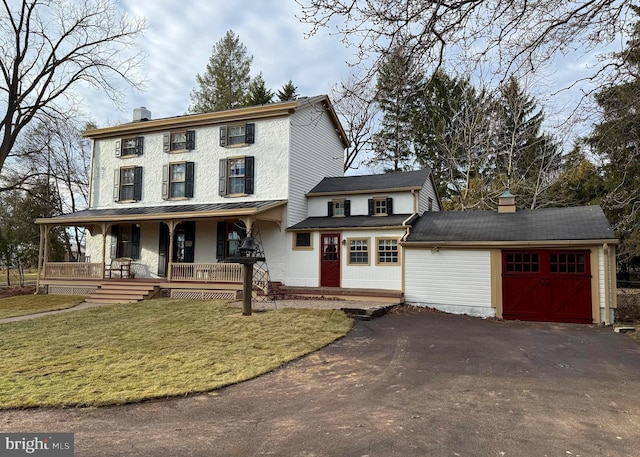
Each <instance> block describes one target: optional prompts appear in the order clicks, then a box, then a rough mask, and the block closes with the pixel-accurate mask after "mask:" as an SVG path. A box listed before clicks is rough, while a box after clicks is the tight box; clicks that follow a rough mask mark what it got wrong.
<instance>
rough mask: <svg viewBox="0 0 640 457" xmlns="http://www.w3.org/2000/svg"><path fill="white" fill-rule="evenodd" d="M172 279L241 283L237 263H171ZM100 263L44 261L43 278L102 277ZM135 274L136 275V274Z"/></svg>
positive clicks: (240, 274)
mask: <svg viewBox="0 0 640 457" xmlns="http://www.w3.org/2000/svg"><path fill="white" fill-rule="evenodd" d="M169 268H171V280H172V281H202V282H233V283H242V265H241V264H239V263H172V264H170V265H169ZM104 269H105V266H104V264H102V263H83V262H45V264H44V272H45V273H44V277H43V278H44V279H98V280H102V279H104ZM136 276H137V275H136Z"/></svg>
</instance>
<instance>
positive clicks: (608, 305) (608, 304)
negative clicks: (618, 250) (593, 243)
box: [602, 243, 611, 325]
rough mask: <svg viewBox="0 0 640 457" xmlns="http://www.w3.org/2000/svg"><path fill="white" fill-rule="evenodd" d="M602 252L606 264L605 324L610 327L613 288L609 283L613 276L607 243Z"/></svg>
mask: <svg viewBox="0 0 640 457" xmlns="http://www.w3.org/2000/svg"><path fill="white" fill-rule="evenodd" d="M602 251H603V257H604V259H603V263H604V324H605V325H610V324H611V322H610V318H609V316H610V314H611V302H610V300H609V299H610V295H611V287H610V285H609V281H610V276H611V272H610V271H609V270H610V263H611V261H610V259H609V245H608V244H607V243H604V244H603V245H602Z"/></svg>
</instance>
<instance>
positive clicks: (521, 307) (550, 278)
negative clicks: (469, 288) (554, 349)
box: [502, 250, 593, 324]
mask: <svg viewBox="0 0 640 457" xmlns="http://www.w3.org/2000/svg"><path fill="white" fill-rule="evenodd" d="M589 260H590V252H589V251H570V250H567V251H564V250H562V251H560V250H526V251H525V250H518V251H503V252H502V303H503V312H502V317H503V318H504V319H518V320H527V321H547V322H574V323H585V324H591V323H592V322H593V316H592V312H591V265H590V262H589Z"/></svg>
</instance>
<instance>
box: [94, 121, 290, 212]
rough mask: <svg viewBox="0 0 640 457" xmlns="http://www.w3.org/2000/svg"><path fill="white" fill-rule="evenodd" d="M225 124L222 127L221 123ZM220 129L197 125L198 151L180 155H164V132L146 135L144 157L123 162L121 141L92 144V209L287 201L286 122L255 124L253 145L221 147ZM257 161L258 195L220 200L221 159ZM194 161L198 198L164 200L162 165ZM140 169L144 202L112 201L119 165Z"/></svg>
mask: <svg viewBox="0 0 640 457" xmlns="http://www.w3.org/2000/svg"><path fill="white" fill-rule="evenodd" d="M220 125H224V124H220ZM220 125H215V126H209V127H199V128H195V129H193V130H195V131H196V138H195V145H196V147H195V149H194V150H192V151H188V152H181V153H165V152H163V145H162V142H163V134H164V133H165V132H155V133H147V134H144V135H143V136H144V149H143V151H144V152H143V154H142V155H141V156H134V157H126V158H119V157H116V156H115V144H116V141H117V140H119V138H113V139H106V140H96V141H95V143H94V165H93V167H94V175H93V182H92V189H91V190H92V192H93V196H92V206H91V207H92V208H109V207H112V208H113V207H117V208H121V207H138V206H161V205H175V204H190V203H223V202H228V201H230V200H233V201H251V200H279V199H286V198H287V197H288V191H289V188H288V181H287V179H286V173H287V168H288V162H289V143H288V140H289V121H288V118H276V119H267V120H259V121H256V122H255V129H256V132H255V143H254V144H250V145H245V146H237V147H236V146H230V147H221V146H220ZM241 156H254V157H255V193H254V194H253V195H248V196H246V197H233V198H231V197H221V196H220V195H219V194H218V185H219V183H218V175H219V160H220V159H223V158H231V157H241ZM183 161H189V162H194V163H195V170H194V173H195V176H194V178H195V179H194V197H193V198H192V199H187V200H180V201H170V200H163V199H162V167H163V165H168V164H170V163H173V162H183ZM129 166H142V167H143V172H142V173H143V174H142V179H143V188H142V200H141V201H139V202H134V203H120V202H114V199H113V188H114V174H115V170H119V169H120V168H121V167H129Z"/></svg>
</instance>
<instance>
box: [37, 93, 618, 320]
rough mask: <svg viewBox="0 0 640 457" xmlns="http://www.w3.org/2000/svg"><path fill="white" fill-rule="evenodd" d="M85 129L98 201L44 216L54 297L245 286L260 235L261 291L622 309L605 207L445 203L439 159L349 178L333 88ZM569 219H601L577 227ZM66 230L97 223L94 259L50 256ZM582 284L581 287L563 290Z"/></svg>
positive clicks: (219, 291) (138, 114) (552, 316)
mask: <svg viewBox="0 0 640 457" xmlns="http://www.w3.org/2000/svg"><path fill="white" fill-rule="evenodd" d="M86 135H87V137H89V138H90V139H91V140H92V142H93V148H92V162H91V164H92V165H91V167H92V168H91V183H90V202H89V207H88V208H87V209H86V210H84V211H80V212H76V213H73V214H65V215H61V216H56V217H52V218H47V219H39V220H37V221H36V222H37V223H38V224H40V226H41V234H42V236H41V249H40V259H41V260H40V265H39V286H40V288H41V289H46V290H48V292H49V293H77V294H85V295H91V297H92V298H90V300H113V301H123V300H125V299H128V300H129V301H135V300H137V299H140V298H142V297H145V296H146V297H148V296H151V295H153V294H156V293H159V292H160V291H164V292H165V293H167V294H171V296H173V297H178V298H190V297H193V298H199V297H204V298H216V297H235V296H236V293H237V292H238V291H240V290H241V289H242V285H241V282H242V278H241V276H242V275H241V271H242V265H241V264H240V263H239V262H238V256H239V247H240V245H241V243H242V242H243V240H245V238H247V236H251V237H252V238H253V239H254V240H255V241H256V244H257V248H258V252H259V256H260V257H261V258H262V257H263V258H264V261H261V263H260V264H259V265H256V276H255V278H254V279H256V286H257V287H256V290H257V292H256V293H260V291H261V292H262V293H268V292H269V291H270V285H273V284H278V285H279V286H280V287H281V289H282V288H285V289H286V288H294V289H295V290H296V293H305V290H306V291H309V290H311V291H312V292H313V289H315V293H316V294H319V295H325V296H331V295H340V294H342V295H349V296H351V297H364V298H367V299H369V300H375V299H377V298H381V297H382V298H384V299H385V300H395V301H398V302H401V301H403V300H405V299H406V300H407V301H409V302H412V303H416V304H422V305H428V306H433V307H436V308H440V309H444V310H447V311H452V312H461V313H468V314H475V315H482V316H497V317H506V318H513V319H535V320H561V321H574V322H609V321H610V320H611V316H612V315H613V311H612V310H613V309H614V308H615V275H614V273H615V260H614V259H615V257H614V256H615V243H616V240H615V238H614V236H613V233H612V232H611V229H610V228H609V226H608V224H607V222H606V219H605V218H604V215H603V214H602V211H601V210H600V209H599V208H597V207H596V208H593V207H589V208H591V209H581V210H579V211H578V212H577V213H575V214H573V213H572V214H573V216H572V215H571V214H570V213H569V212H567V210H566V209H555V210H545V211H547V212H546V213H544V214H543V212H540V213H537V212H535V211H531V212H517V213H516V212H515V205H513V204H512V203H513V202H511V204H509V202H507V203H506V204H505V205H504V208H503V209H505V208H506V210H505V211H500V213H497V212H496V213H481V212H478V213H473V212H470V213H447V212H442V211H441V209H442V208H441V204H440V200H439V198H438V195H437V193H436V191H435V185H434V177H433V176H432V174H431V172H430V170H428V169H424V170H417V171H411V172H404V173H390V174H382V175H369V176H343V155H344V149H345V148H346V147H347V146H348V142H347V139H346V135H345V132H344V131H343V128H342V126H341V125H340V122H339V120H338V117H337V116H336V113H335V112H334V109H333V107H332V105H331V103H330V101H329V99H328V97H326V96H318V97H311V98H306V97H305V98H300V99H298V100H295V101H291V102H283V103H274V104H268V105H263V106H255V107H248V108H240V109H234V110H227V111H220V112H213V113H206V114H196V115H185V116H178V117H172V118H166V119H152V118H151V113H150V112H149V111H147V110H146V109H145V108H138V109H136V110H134V118H133V121H132V122H129V123H126V124H122V125H118V126H114V127H108V128H101V129H96V130H91V131H88V132H87V133H86ZM506 195H507V197H509V194H506ZM507 200H508V198H507ZM538 215H539V216H540V217H538ZM576 218H577V219H576ZM572 219H573V220H580V221H582V222H581V223H582V224H583V225H584V224H586V226H589V227H591V228H593V230H586V229H585V226H575V227H574V226H572V227H574V228H575V230H572V229H567V227H566V224H571V221H572ZM57 226H80V227H85V228H86V230H87V232H88V237H87V246H86V254H87V261H86V262H82V263H79V262H53V261H51V260H52V259H49V258H47V252H48V251H49V250H48V247H47V240H48V233H49V231H50V229H51V228H52V227H57ZM536 227H537V228H536ZM530 228H531V230H530ZM258 273H260V274H258ZM569 285H571V286H572V287H573V286H575V290H576V291H577V292H576V293H572V292H566V293H563V294H560V295H559V293H558V291H559V290H565V291H566V290H569V289H567V287H569ZM547 286H549V287H547ZM527 288H529V289H527ZM115 289H118V290H117V291H116V290H115ZM525 289H527V290H531V291H533V293H534V294H537V295H535V296H536V297H542V299H541V300H542V303H543V305H539V303H541V302H540V300H539V299H536V300H533V299H529V298H530V297H532V296H533V295H531V294H529V293H528V292H527V290H525ZM575 297H579V298H575ZM523 303H524V304H523ZM540 306H542V307H543V308H544V309H542V310H541V309H539V308H540Z"/></svg>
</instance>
